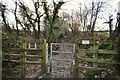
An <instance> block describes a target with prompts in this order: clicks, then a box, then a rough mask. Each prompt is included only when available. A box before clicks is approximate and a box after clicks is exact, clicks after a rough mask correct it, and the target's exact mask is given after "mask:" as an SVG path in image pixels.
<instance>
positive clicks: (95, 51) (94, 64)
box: [93, 43, 98, 68]
mask: <svg viewBox="0 0 120 80" xmlns="http://www.w3.org/2000/svg"><path fill="white" fill-rule="evenodd" d="M93 50H94V53H93V59H94V60H95V61H96V60H97V59H98V54H97V52H98V45H97V44H96V43H94V46H93ZM93 67H94V68H97V62H93Z"/></svg>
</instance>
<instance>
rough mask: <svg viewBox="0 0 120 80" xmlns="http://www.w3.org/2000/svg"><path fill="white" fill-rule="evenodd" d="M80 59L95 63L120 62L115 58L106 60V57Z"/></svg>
mask: <svg viewBox="0 0 120 80" xmlns="http://www.w3.org/2000/svg"><path fill="white" fill-rule="evenodd" d="M79 60H80V61H86V62H95V63H108V64H120V63H118V62H116V61H115V60H105V59H92V58H79Z"/></svg>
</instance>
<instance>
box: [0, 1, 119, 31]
mask: <svg viewBox="0 0 120 80" xmlns="http://www.w3.org/2000/svg"><path fill="white" fill-rule="evenodd" d="M13 1H15V0H0V2H3V3H6V4H7V5H8V8H13V9H14V3H13ZM23 1H24V2H26V5H28V6H29V7H30V8H31V9H33V7H32V6H33V5H31V3H32V0H23ZM47 1H48V3H51V2H52V0H47ZM54 1H59V0H54ZM63 1H65V2H66V3H65V4H64V5H63V6H62V10H64V12H68V13H71V12H72V11H76V10H79V6H80V3H82V4H84V3H87V4H89V2H90V1H91V0H63ZM97 1H98V0H97ZM103 1H105V0H103ZM107 1H108V3H109V6H107V7H106V8H104V9H105V15H104V18H105V19H108V16H109V15H110V14H113V15H114V16H113V17H114V18H115V17H116V13H117V11H116V12H115V10H118V9H117V8H118V2H119V1H120V0H107ZM8 17H9V18H8V19H9V20H10V21H11V23H14V15H12V14H10V15H9V16H8ZM105 19H103V20H101V21H99V24H98V25H100V26H102V27H100V29H108V28H109V27H108V25H105V24H103V22H104V21H105Z"/></svg>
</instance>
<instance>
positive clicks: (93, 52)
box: [75, 44, 120, 70]
mask: <svg viewBox="0 0 120 80" xmlns="http://www.w3.org/2000/svg"><path fill="white" fill-rule="evenodd" d="M92 47H93V48H92V49H79V46H78V45H77V46H76V54H75V61H76V64H75V66H76V67H77V68H78V67H79V68H87V69H101V70H102V69H105V68H99V67H98V64H100V63H103V64H120V63H118V62H117V61H116V60H113V56H115V55H117V52H116V51H115V50H102V49H98V45H97V44H93V46H92ZM80 55H84V56H85V55H86V56H87V55H90V56H87V57H80ZM99 55H105V56H111V58H106V59H105V58H104V57H102V58H99ZM80 62H90V63H93V64H92V65H91V66H81V65H80Z"/></svg>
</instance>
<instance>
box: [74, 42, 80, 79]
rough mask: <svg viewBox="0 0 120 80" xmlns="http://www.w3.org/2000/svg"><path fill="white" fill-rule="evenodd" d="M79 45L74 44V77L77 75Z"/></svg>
mask: <svg viewBox="0 0 120 80" xmlns="http://www.w3.org/2000/svg"><path fill="white" fill-rule="evenodd" d="M78 55H79V46H78V45H77V44H75V69H74V77H75V78H77V77H78V76H79V71H78V68H79V57H78Z"/></svg>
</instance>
